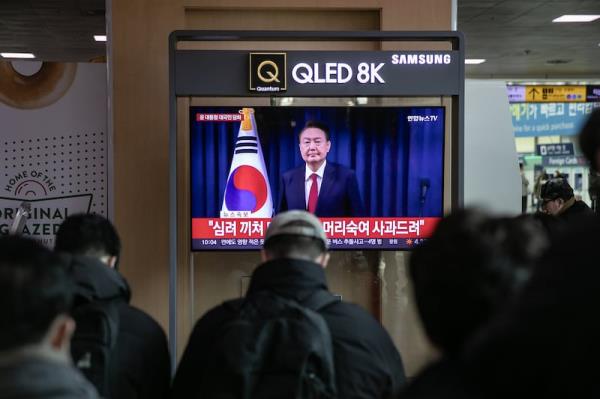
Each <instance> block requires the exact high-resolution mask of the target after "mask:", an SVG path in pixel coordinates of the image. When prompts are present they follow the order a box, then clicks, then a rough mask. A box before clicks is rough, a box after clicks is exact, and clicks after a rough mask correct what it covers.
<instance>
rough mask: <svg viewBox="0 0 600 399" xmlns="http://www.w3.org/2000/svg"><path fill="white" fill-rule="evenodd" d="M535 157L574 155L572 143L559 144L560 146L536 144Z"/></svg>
mask: <svg viewBox="0 0 600 399" xmlns="http://www.w3.org/2000/svg"><path fill="white" fill-rule="evenodd" d="M535 153H536V155H541V156H547V155H552V156H556V155H560V156H565V155H574V154H575V151H574V150H573V143H560V144H538V145H536V146H535Z"/></svg>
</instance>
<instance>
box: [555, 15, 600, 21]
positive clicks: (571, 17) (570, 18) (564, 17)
mask: <svg viewBox="0 0 600 399" xmlns="http://www.w3.org/2000/svg"><path fill="white" fill-rule="evenodd" d="M598 18H600V15H561V16H560V17H558V18H554V19H553V20H552V22H592V21H595V20H597V19H598Z"/></svg>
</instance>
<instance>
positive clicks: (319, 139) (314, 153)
mask: <svg viewBox="0 0 600 399" xmlns="http://www.w3.org/2000/svg"><path fill="white" fill-rule="evenodd" d="M298 137H299V141H300V143H299V147H300V155H301V156H302V159H303V160H304V162H306V164H307V165H308V167H309V168H310V169H311V170H312V171H317V170H318V169H319V168H320V167H321V165H323V163H324V162H325V160H326V159H327V154H328V153H329V150H330V149H331V141H330V139H329V127H328V126H327V125H326V124H324V123H323V122H319V121H308V122H306V124H305V125H304V127H303V128H302V131H300V134H299V136H298Z"/></svg>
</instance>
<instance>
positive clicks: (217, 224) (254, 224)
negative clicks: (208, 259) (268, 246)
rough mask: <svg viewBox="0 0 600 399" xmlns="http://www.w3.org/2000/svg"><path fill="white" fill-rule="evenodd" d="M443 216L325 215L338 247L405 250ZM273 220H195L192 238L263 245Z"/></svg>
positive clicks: (223, 244)
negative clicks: (333, 216) (331, 216)
mask: <svg viewBox="0 0 600 399" xmlns="http://www.w3.org/2000/svg"><path fill="white" fill-rule="evenodd" d="M439 221H440V218H428V217H425V218H408V217H407V218H322V219H321V222H322V223H323V229H324V231H325V234H327V238H328V241H329V246H330V247H331V248H335V249H348V248H356V247H359V248H364V249H406V248H410V247H412V246H413V245H417V244H419V243H420V242H421V241H423V240H424V239H426V238H427V237H430V236H431V234H432V233H433V231H434V229H435V226H436V225H437V223H438V222H439ZM269 223H270V219H246V218H237V219H236V218H233V219H204V218H197V219H192V240H194V241H197V243H198V244H199V245H202V246H204V247H206V248H207V249H235V248H261V246H262V245H263V244H264V235H265V232H266V231H267V228H268V226H269Z"/></svg>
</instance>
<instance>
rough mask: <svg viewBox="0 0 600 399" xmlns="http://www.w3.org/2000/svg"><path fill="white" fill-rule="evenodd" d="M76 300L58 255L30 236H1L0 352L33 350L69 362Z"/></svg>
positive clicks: (65, 267) (66, 272) (63, 264)
mask: <svg viewBox="0 0 600 399" xmlns="http://www.w3.org/2000/svg"><path fill="white" fill-rule="evenodd" d="M72 300H73V285H72V282H71V280H70V279H69V276H68V271H67V265H66V264H65V262H64V260H63V259H62V258H61V257H60V256H58V255H57V254H55V253H53V252H52V251H50V250H49V249H47V248H45V247H43V246H42V245H41V244H39V243H37V242H35V241H33V240H31V239H28V238H24V237H20V236H3V237H0V314H2V317H0V352H9V351H14V350H20V349H23V348H27V347H34V348H39V349H42V350H44V351H45V352H46V353H51V354H54V355H55V357H57V358H60V359H62V360H64V361H68V359H69V358H70V357H69V356H70V354H69V348H70V346H69V344H70V340H71V336H72V334H73V332H74V330H75V322H74V321H73V319H71V317H70V316H69V315H68V313H69V310H70V308H71V303H72Z"/></svg>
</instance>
